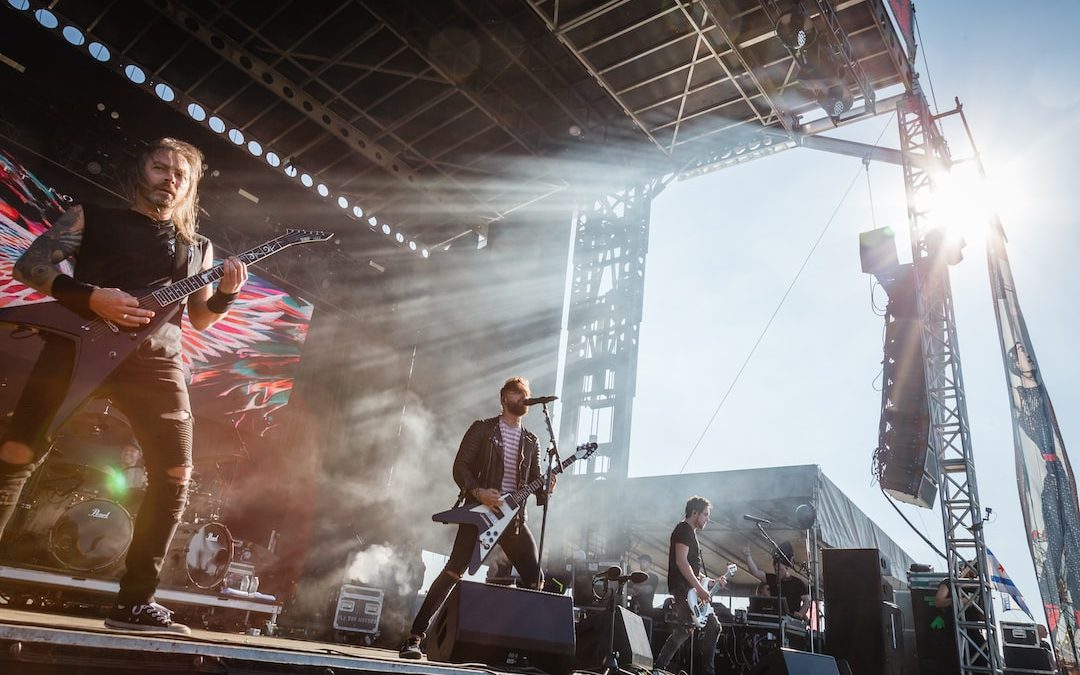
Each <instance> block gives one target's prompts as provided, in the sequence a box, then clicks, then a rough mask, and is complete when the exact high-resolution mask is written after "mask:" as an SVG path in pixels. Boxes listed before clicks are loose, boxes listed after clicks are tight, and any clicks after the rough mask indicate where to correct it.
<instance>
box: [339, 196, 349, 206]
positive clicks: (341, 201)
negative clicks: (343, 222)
mask: <svg viewBox="0 0 1080 675" xmlns="http://www.w3.org/2000/svg"><path fill="white" fill-rule="evenodd" d="M337 205H338V206H340V207H341V208H343V209H347V208H349V200H348V199H345V198H344V197H338V198H337Z"/></svg>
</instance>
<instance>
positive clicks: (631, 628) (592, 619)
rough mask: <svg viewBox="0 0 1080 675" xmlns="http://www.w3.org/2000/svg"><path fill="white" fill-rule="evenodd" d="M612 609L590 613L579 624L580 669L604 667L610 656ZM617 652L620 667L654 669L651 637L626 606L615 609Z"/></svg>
mask: <svg viewBox="0 0 1080 675" xmlns="http://www.w3.org/2000/svg"><path fill="white" fill-rule="evenodd" d="M610 631H611V610H610V609H607V610H603V611H596V610H592V611H590V612H589V613H588V614H587V615H586V616H585V618H584V619H582V620H581V621H579V622H578V624H577V668H578V670H591V669H594V668H601V667H603V665H604V661H605V659H607V657H608V653H609V651H608V641H609V640H610V637H611V633H610ZM614 648H615V651H616V652H618V654H619V667H620V668H622V669H624V670H631V666H638V667H639V668H644V669H645V670H652V667H653V653H652V646H650V644H649V634H648V632H647V631H646V630H645V622H644V621H643V620H642V618H641V617H640V616H638V615H637V614H634V613H633V612H631V611H630V610H628V609H626V608H625V607H616V608H615V644H614Z"/></svg>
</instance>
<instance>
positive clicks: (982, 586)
mask: <svg viewBox="0 0 1080 675" xmlns="http://www.w3.org/2000/svg"><path fill="white" fill-rule="evenodd" d="M897 118H898V122H899V127H900V148H901V153H902V159H903V169H904V183H905V187H906V190H907V204H908V225H909V227H910V229H911V242H912V244H911V246H912V259H913V261H914V267H915V282H916V286H915V292H916V298H917V302H918V311H919V317H920V319H921V321H922V348H923V358H924V371H925V374H926V390H927V399H928V403H929V412H930V436H929V445H930V450H931V451H933V452H934V453H935V454H936V456H937V458H938V467H939V475H938V484H939V486H940V497H939V501H940V504H941V514H942V519H943V524H944V530H945V546H946V552H947V555H948V573H949V583H950V584H951V590H952V598H953V602H952V608H953V616H954V618H955V619H956V644H957V652H958V654H959V659H960V670H961V673H963V675H969V674H971V673H990V672H993V673H998V672H1001V659H1000V656H999V655H998V638H997V632H996V622H995V620H994V605H993V602H992V598H991V586H990V570H989V569H988V563H987V559H986V544H985V542H984V540H983V520H982V509H981V506H980V504H979V491H978V485H977V483H976V480H975V462H974V458H973V456H972V450H971V434H970V429H969V426H968V416H967V403H966V399H965V395H964V381H963V375H962V372H961V367H960V352H959V346H958V343H957V334H956V321H955V317H954V314H953V297H952V288H951V286H950V282H949V268H948V265H949V257H950V251H949V250H948V248H947V246H946V245H945V244H944V241H943V239H944V237H943V236H942V234H941V233H940V232H936V231H933V230H930V229H929V228H928V227H927V221H926V215H927V214H926V212H925V211H924V210H923V209H922V207H920V204H926V203H927V200H926V197H928V196H929V193H930V192H931V191H932V190H933V187H934V173H935V172H936V171H938V170H943V169H947V168H948V167H949V163H950V155H949V149H948V145H947V144H946V142H945V139H944V137H943V136H942V134H941V132H940V130H939V128H938V126H937V120H936V118H935V117H934V116H933V115H931V113H930V109H929V107H928V106H927V103H926V99H925V98H924V97H923V95H922V92H921V91H919V90H918V89H916V90H915V92H914V93H913V94H912V95H910V96H908V97H907V98H906V99H905V100H904V101H903V102H902V103H901V104H900V105H899V106H898V107H897ZM971 607H973V608H975V610H976V611H977V613H978V614H979V615H980V617H979V618H978V619H973V620H969V619H968V618H967V611H966V610H967V609H968V608H971ZM983 634H984V635H985V640H983V639H982V638H981V637H980V636H981V635H983Z"/></svg>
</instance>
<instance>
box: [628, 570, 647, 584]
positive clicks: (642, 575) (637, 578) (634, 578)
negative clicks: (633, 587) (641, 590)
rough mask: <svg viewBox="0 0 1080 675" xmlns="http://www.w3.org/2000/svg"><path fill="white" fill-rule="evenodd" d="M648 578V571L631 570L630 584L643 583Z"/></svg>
mask: <svg viewBox="0 0 1080 675" xmlns="http://www.w3.org/2000/svg"><path fill="white" fill-rule="evenodd" d="M648 580H649V573H648V572H642V571H641V570H637V571H636V572H631V573H630V583H632V584H643V583H645V582H646V581H648Z"/></svg>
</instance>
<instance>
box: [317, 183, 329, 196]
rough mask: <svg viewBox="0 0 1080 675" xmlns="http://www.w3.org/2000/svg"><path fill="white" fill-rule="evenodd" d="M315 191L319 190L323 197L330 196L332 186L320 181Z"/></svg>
mask: <svg viewBox="0 0 1080 675" xmlns="http://www.w3.org/2000/svg"><path fill="white" fill-rule="evenodd" d="M315 191H316V192H318V193H319V195H320V196H322V197H329V196H330V188H328V187H326V186H325V185H323V184H322V183H319V185H318V187H316V188H315Z"/></svg>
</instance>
